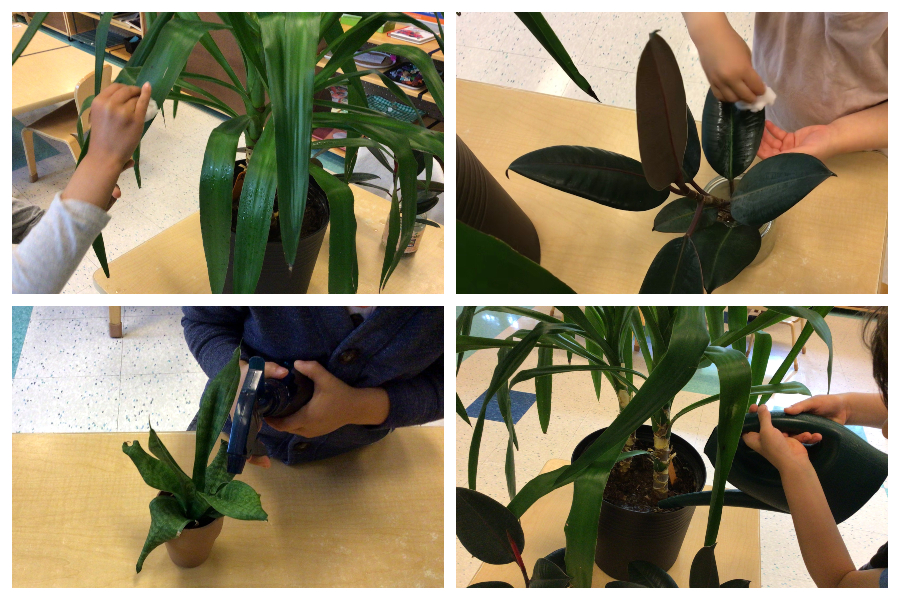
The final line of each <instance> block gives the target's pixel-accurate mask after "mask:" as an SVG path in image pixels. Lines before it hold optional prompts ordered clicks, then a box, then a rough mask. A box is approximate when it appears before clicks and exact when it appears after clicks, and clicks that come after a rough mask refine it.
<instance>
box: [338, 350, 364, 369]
mask: <svg viewBox="0 0 900 600" xmlns="http://www.w3.org/2000/svg"><path fill="white" fill-rule="evenodd" d="M357 358H359V350H356V349H353V348H351V349H350V350H344V351H343V352H341V355H340V356H339V357H338V360H339V361H341V364H345V365H349V364H350V363H352V362H353V361H355V360H356V359H357Z"/></svg>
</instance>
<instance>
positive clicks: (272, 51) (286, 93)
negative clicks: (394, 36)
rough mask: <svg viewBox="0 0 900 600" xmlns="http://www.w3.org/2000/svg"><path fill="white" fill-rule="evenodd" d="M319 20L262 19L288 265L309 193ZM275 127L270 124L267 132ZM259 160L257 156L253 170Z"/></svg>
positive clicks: (312, 16) (304, 16) (307, 16)
mask: <svg viewBox="0 0 900 600" xmlns="http://www.w3.org/2000/svg"><path fill="white" fill-rule="evenodd" d="M319 20H320V14H319V13H300V12H291V13H271V14H267V15H265V16H262V17H260V19H259V27H260V31H261V33H262V42H263V54H264V56H265V59H266V72H267V74H268V84H269V99H270V101H271V106H272V121H274V126H275V149H276V153H275V155H276V159H277V164H278V222H279V223H280V225H281V244H282V247H283V248H284V258H285V260H286V261H287V263H288V265H293V264H294V259H295V258H296V255H297V245H298V243H299V242H300V229H301V227H302V225H303V212H304V211H305V210H306V195H307V191H308V190H309V150H310V142H311V134H312V125H311V123H312V108H313V79H314V76H315V64H316V46H317V44H318V42H319ZM272 126H273V124H272V123H271V122H270V123H269V125H268V127H272ZM255 159H256V156H255V154H254V156H253V160H251V161H250V164H251V166H252V164H253V162H254V161H255ZM248 176H249V173H248ZM266 225H268V220H266Z"/></svg>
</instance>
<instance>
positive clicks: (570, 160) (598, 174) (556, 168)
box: [509, 146, 669, 211]
mask: <svg viewBox="0 0 900 600" xmlns="http://www.w3.org/2000/svg"><path fill="white" fill-rule="evenodd" d="M509 170H510V171H513V172H514V173H518V174H519V175H522V176H523V177H527V178H528V179H531V180H534V181H537V182H538V183H543V184H544V185H546V186H549V187H552V188H554V189H557V190H560V191H563V192H566V193H569V194H572V195H574V196H579V197H581V198H585V199H587V200H590V201H591V202H596V203H598V204H603V205H604V206H610V207H612V208H618V209H620V210H633V211H642V210H649V209H651V208H656V207H657V206H659V205H660V204H662V203H663V202H665V200H666V198H668V197H669V192H668V190H657V189H653V188H652V187H651V186H650V184H649V183H648V182H647V178H646V177H645V176H644V169H643V168H642V166H641V163H640V162H638V161H636V160H634V159H633V158H629V157H627V156H623V155H621V154H617V153H615V152H610V151H608V150H601V149H599V148H588V147H585V146H550V147H549V148H542V149H540V150H535V151H534V152H529V153H528V154H525V155H523V156H520V157H519V158H517V159H516V160H515V161H513V163H512V164H511V165H509Z"/></svg>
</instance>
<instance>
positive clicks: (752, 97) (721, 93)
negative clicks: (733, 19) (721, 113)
mask: <svg viewBox="0 0 900 600" xmlns="http://www.w3.org/2000/svg"><path fill="white" fill-rule="evenodd" d="M692 37H693V36H692ZM694 42H695V44H696V46H697V53H698V54H699V55H700V66H702V67H703V71H704V72H705V73H706V78H707V79H708V80H709V86H710V88H712V93H713V95H715V97H716V98H718V99H719V100H721V101H722V102H737V101H738V100H743V101H744V102H747V103H752V102H755V101H756V97H757V96H761V95H763V94H764V93H765V91H766V84H765V83H763V80H762V79H761V78H760V76H759V74H758V73H757V72H756V71H755V70H754V69H753V63H752V61H751V54H750V48H748V47H747V44H746V43H745V42H744V40H743V39H742V38H741V36H740V35H738V34H737V32H736V31H735V30H734V29H732V28H731V26H730V25H728V23H727V21H726V22H725V23H724V24H723V25H721V26H707V27H705V28H704V30H703V31H702V32H700V34H698V35H697V37H696V38H695V39H694Z"/></svg>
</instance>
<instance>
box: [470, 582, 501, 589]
mask: <svg viewBox="0 0 900 600" xmlns="http://www.w3.org/2000/svg"><path fill="white" fill-rule="evenodd" d="M468 587H470V588H511V587H512V585H511V584H509V583H506V582H505V581H481V582H479V583H473V584H472V585H470V586H468Z"/></svg>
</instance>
